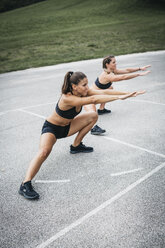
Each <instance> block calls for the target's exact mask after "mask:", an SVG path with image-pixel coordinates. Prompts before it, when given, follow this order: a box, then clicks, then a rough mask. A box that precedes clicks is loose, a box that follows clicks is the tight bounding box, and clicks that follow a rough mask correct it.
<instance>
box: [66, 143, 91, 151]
mask: <svg viewBox="0 0 165 248" xmlns="http://www.w3.org/2000/svg"><path fill="white" fill-rule="evenodd" d="M79 152H93V147H89V146H85V145H84V144H83V143H82V142H81V143H80V145H78V146H72V145H71V146H70V153H72V154H74V153H79Z"/></svg>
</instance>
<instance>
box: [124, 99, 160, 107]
mask: <svg viewBox="0 0 165 248" xmlns="http://www.w3.org/2000/svg"><path fill="white" fill-rule="evenodd" d="M128 101H130V102H144V103H151V104H155V105H162V106H165V103H159V102H152V101H148V100H132V99H131V100H130V99H129V100H128Z"/></svg>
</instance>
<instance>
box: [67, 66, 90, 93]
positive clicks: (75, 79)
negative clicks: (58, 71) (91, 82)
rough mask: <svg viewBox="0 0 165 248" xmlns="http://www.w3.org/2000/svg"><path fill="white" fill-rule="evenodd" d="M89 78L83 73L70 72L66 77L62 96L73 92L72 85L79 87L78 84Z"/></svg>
mask: <svg viewBox="0 0 165 248" xmlns="http://www.w3.org/2000/svg"><path fill="white" fill-rule="evenodd" d="M86 77H87V76H86V75H85V74H84V73H83V72H79V71H78V72H73V71H68V72H67V73H66V74H65V77H64V83H63V86H62V94H67V93H68V92H72V84H75V85H78V83H79V82H80V81H81V80H83V79H84V78H86Z"/></svg>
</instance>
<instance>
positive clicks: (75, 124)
mask: <svg viewBox="0 0 165 248" xmlns="http://www.w3.org/2000/svg"><path fill="white" fill-rule="evenodd" d="M97 119H98V115H97V113H96V112H88V113H84V114H81V115H79V116H77V117H76V118H75V119H74V120H73V121H72V122H71V126H70V130H69V134H68V136H71V135H73V134H75V133H77V132H78V134H77V136H76V138H75V140H74V142H73V146H78V145H79V144H80V142H81V141H82V139H83V138H84V136H85V135H86V134H87V133H88V132H89V131H90V130H91V128H92V127H93V125H94V124H95V123H96V121H97Z"/></svg>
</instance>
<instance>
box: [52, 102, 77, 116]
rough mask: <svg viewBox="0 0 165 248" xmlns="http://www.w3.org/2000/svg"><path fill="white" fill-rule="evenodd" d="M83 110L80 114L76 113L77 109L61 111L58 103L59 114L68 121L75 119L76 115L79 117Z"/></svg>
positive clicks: (57, 110)
mask: <svg viewBox="0 0 165 248" xmlns="http://www.w3.org/2000/svg"><path fill="white" fill-rule="evenodd" d="M81 110H82V107H81V109H80V111H79V112H77V111H76V107H73V108H71V109H68V110H61V109H60V108H59V106H58V103H57V104H56V112H57V114H58V115H60V116H61V117H63V118H66V119H73V118H74V117H75V116H76V115H78V114H79V113H80V112H81Z"/></svg>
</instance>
